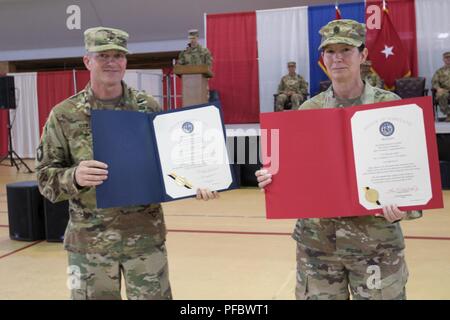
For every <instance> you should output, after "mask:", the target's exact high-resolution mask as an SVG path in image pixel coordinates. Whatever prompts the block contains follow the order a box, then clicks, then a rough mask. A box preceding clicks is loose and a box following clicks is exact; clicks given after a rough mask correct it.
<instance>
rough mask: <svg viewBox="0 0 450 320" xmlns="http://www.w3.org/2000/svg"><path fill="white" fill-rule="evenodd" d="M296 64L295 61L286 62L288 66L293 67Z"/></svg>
mask: <svg viewBox="0 0 450 320" xmlns="http://www.w3.org/2000/svg"><path fill="white" fill-rule="evenodd" d="M296 65H297V64H296V63H295V61H289V62H288V63H287V66H288V67H291V66H292V67H295V66H296Z"/></svg>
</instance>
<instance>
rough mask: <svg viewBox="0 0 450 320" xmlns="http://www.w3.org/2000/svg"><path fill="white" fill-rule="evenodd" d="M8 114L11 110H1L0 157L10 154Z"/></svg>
mask: <svg viewBox="0 0 450 320" xmlns="http://www.w3.org/2000/svg"><path fill="white" fill-rule="evenodd" d="M8 112H9V110H7V109H4V110H0V157H3V156H5V155H6V154H7V153H8V129H7V127H6V126H7V125H8Z"/></svg>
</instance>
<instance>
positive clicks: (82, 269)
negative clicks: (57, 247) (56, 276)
mask: <svg viewBox="0 0 450 320" xmlns="http://www.w3.org/2000/svg"><path fill="white" fill-rule="evenodd" d="M68 254H69V269H68V270H69V274H70V275H69V281H68V284H69V287H70V289H71V299H72V300H120V299H121V295H120V290H121V275H123V277H124V279H125V285H126V295H127V298H128V299H129V300H163V299H167V300H168V299H172V292H171V288H170V283H169V269H168V262H167V252H166V248H165V245H164V244H163V245H161V246H157V247H155V248H154V250H151V252H150V253H146V254H137V255H135V256H130V255H124V254H123V255H120V256H113V255H109V254H97V253H86V254H85V253H75V252H70V251H69V252H68Z"/></svg>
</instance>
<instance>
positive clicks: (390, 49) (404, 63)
mask: <svg viewBox="0 0 450 320" xmlns="http://www.w3.org/2000/svg"><path fill="white" fill-rule="evenodd" d="M369 56H370V60H371V61H372V67H373V69H374V70H375V71H376V72H377V74H378V75H379V76H380V77H381V79H383V80H384V84H385V87H386V88H387V89H394V86H395V80H396V79H399V78H403V77H408V76H410V75H411V70H410V67H409V60H408V54H407V52H406V50H405V48H404V46H403V44H402V41H401V40H400V37H399V35H398V33H397V31H396V30H395V27H394V25H393V24H392V21H391V18H390V16H389V12H388V10H387V9H384V10H383V16H382V22H381V30H380V31H379V33H378V36H377V38H376V39H375V41H374V42H373V44H372V46H371V47H370V48H369Z"/></svg>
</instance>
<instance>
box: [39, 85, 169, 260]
mask: <svg viewBox="0 0 450 320" xmlns="http://www.w3.org/2000/svg"><path fill="white" fill-rule="evenodd" d="M122 85H123V92H124V93H123V95H122V97H121V99H120V101H119V103H118V104H117V105H116V107H115V108H114V109H118V110H133V111H141V112H154V111H159V110H160V108H159V105H158V103H157V102H156V100H154V99H153V98H152V97H151V96H148V95H147V94H145V93H144V92H138V91H136V90H134V89H131V88H128V87H127V86H126V85H125V83H122ZM100 108H102V107H101V103H99V102H97V101H96V100H95V97H94V95H93V93H92V90H91V88H90V85H89V84H88V85H87V86H86V88H85V89H84V90H82V91H81V92H79V93H78V94H76V95H74V96H72V97H70V98H68V99H66V100H64V101H63V102H61V103H59V104H58V105H56V106H55V107H54V108H53V110H52V111H51V113H50V115H49V118H48V120H47V122H46V124H45V127H44V131H43V133H42V137H41V142H40V145H39V147H38V150H37V156H36V172H37V179H38V183H39V189H40V191H41V193H42V194H43V195H44V196H45V197H46V198H48V199H49V200H50V201H52V202H57V201H62V200H69V212H70V220H69V224H68V226H67V229H66V233H65V239H64V248H65V249H66V250H69V251H72V252H78V253H109V254H112V255H114V254H128V253H130V254H131V253H133V254H135V253H136V254H141V253H145V252H148V248H151V247H152V246H155V245H160V244H162V243H163V242H164V241H165V237H166V227H165V223H164V217H163V212H162V208H161V205H160V204H152V205H147V206H136V207H126V208H108V209H98V208H97V206H96V200H95V199H96V198H95V188H94V187H84V188H77V186H76V184H75V180H74V172H75V168H76V166H77V165H78V163H79V162H80V161H82V160H92V159H93V150H92V134H91V122H90V118H91V117H90V114H91V110H92V109H100ZM130 170H132V168H130ZM123 174H126V172H124V173H123Z"/></svg>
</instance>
